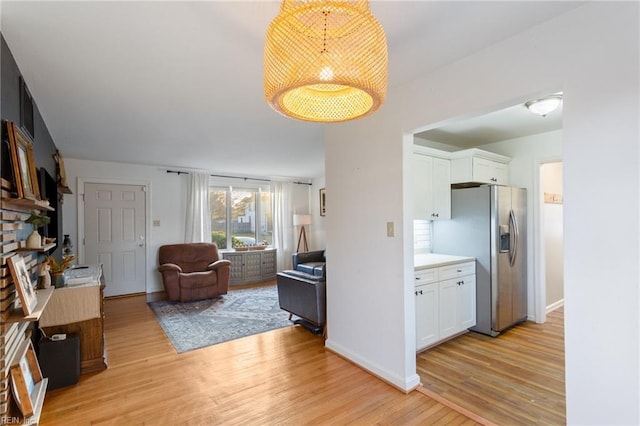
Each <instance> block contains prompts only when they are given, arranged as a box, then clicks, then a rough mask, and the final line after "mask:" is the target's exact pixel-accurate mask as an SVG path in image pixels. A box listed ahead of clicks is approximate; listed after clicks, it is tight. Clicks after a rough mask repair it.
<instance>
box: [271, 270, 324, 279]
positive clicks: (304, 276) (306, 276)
mask: <svg viewBox="0 0 640 426" xmlns="http://www.w3.org/2000/svg"><path fill="white" fill-rule="evenodd" d="M277 275H283V276H290V277H295V278H299V279H302V280H307V281H313V282H320V281H324V277H323V276H319V275H313V274H308V273H306V272H302V271H294V270H290V269H288V270H285V271H282V272H278V274H277Z"/></svg>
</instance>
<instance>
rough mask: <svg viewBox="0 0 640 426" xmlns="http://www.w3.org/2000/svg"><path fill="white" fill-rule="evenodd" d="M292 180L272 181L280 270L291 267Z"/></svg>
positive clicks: (274, 239) (275, 235) (274, 237)
mask: <svg viewBox="0 0 640 426" xmlns="http://www.w3.org/2000/svg"><path fill="white" fill-rule="evenodd" d="M292 185H293V184H292V183H291V182H278V181H276V182H272V188H273V244H274V246H275V247H276V248H277V249H278V271H282V270H286V269H291V255H292V254H293V213H292V211H291V186H292Z"/></svg>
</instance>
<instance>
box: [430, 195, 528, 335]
mask: <svg viewBox="0 0 640 426" xmlns="http://www.w3.org/2000/svg"><path fill="white" fill-rule="evenodd" d="M526 201H527V193H526V189H522V188H511V187H508V186H498V185H490V186H480V187H475V188H461V189H453V190H452V191H451V220H440V221H435V222H434V223H433V236H432V238H433V240H432V247H433V252H434V253H442V254H454V255H462V256H473V257H475V258H476V307H477V309H476V312H477V314H476V315H477V321H476V326H475V327H473V328H471V330H472V331H477V332H480V333H483V334H488V335H490V336H497V335H498V334H499V333H500V332H501V331H503V330H504V329H506V328H508V327H510V326H512V325H514V324H517V323H518V322H521V321H524V320H525V319H526V318H527V232H526V227H527V217H526Z"/></svg>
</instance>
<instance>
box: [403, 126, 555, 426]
mask: <svg viewBox="0 0 640 426" xmlns="http://www.w3.org/2000/svg"><path fill="white" fill-rule="evenodd" d="M422 142H423V141H422V140H421V139H420V138H418V137H416V138H415V142H414V145H413V153H412V159H411V161H412V164H411V170H412V172H411V175H412V187H413V201H414V202H413V219H414V220H413V236H414V247H413V248H414V279H415V284H414V288H413V291H414V295H415V317H416V368H417V373H418V375H419V376H420V379H421V384H422V388H421V391H422V392H423V393H425V394H427V395H428V396H430V397H432V398H435V399H439V400H444V401H447V402H448V403H451V404H453V405H455V406H457V407H459V408H462V409H463V410H464V411H465V412H467V413H469V415H470V417H471V418H472V419H474V420H475V421H477V422H480V423H485V422H490V423H494V424H565V422H566V419H565V393H564V392H565V391H564V386H565V385H564V313H563V309H562V304H563V300H562V294H561V292H560V293H557V292H556V291H555V290H554V291H553V292H551V291H549V292H548V296H547V299H546V301H545V300H543V301H544V302H546V310H545V306H544V305H543V306H542V308H541V309H542V310H543V312H545V314H546V316H543V317H542V319H543V320H542V321H539V320H538V319H539V318H541V317H540V316H538V317H537V318H536V315H537V313H538V312H537V310H536V309H538V308H537V307H536V306H537V305H539V304H540V303H539V301H538V300H537V299H535V298H534V295H535V297H536V298H537V297H540V294H539V292H538V289H537V286H538V285H539V284H538V283H534V281H535V279H534V277H535V274H538V271H539V270H542V272H543V273H544V265H543V266H542V268H541V267H540V265H539V264H538V263H536V262H540V260H539V259H536V260H535V261H534V252H535V254H536V256H538V255H539V252H538V249H536V248H535V247H536V246H537V245H538V244H544V243H545V242H544V241H540V239H539V237H538V235H536V234H534V232H533V231H532V230H535V231H536V232H537V233H542V228H543V227H542V224H541V220H542V219H541V218H542V217H543V215H542V213H540V216H541V217H540V218H539V217H535V216H536V214H537V213H538V211H539V210H541V211H542V210H543V208H546V207H547V205H546V204H545V205H542V204H540V205H539V206H538V203H539V202H538V200H537V199H536V198H538V197H540V198H541V199H542V194H541V193H540V191H542V190H543V186H542V185H541V186H538V185H537V184H536V183H535V179H538V178H540V181H541V182H542V180H543V179H542V175H540V176H538V175H537V172H535V171H534V168H535V167H538V165H537V164H538V163H542V162H543V161H541V160H539V159H540V158H548V157H552V156H550V155H549V153H554V154H555V152H556V151H555V150H557V149H558V148H559V147H560V146H561V130H551V131H549V132H542V133H541V134H534V135H527V136H523V137H521V138H519V139H518V138H515V139H513V140H507V141H505V142H497V143H493V144H491V143H490V144H485V145H482V144H479V145H478V146H480V148H478V147H460V146H457V147H454V146H447V145H445V144H444V143H427V144H425V143H422ZM494 148H497V149H494ZM505 154H511V155H513V156H511V155H505ZM531 165H534V167H531ZM540 170H542V167H541V168H540ZM540 173H542V172H540ZM545 188H546V187H545ZM545 190H546V189H545ZM544 195H545V200H546V195H547V194H546V193H544ZM540 203H542V201H540ZM544 203H546V201H544ZM555 207H556V208H557V207H558V206H557V205H556V206H555ZM536 228H538V229H536ZM543 254H544V252H543ZM541 257H543V258H544V256H541ZM558 260H559V261H560V263H561V262H562V259H561V258H560V259H558ZM548 275H549V274H548V273H547V279H548V281H551V280H550V279H549V276H548ZM536 279H538V278H536ZM542 285H544V282H543V283H542ZM558 285H559V287H560V288H561V287H562V282H561V281H560V283H559V284H558ZM536 293H538V294H536ZM552 294H553V297H552V298H551V299H550V298H549V296H550V295H552Z"/></svg>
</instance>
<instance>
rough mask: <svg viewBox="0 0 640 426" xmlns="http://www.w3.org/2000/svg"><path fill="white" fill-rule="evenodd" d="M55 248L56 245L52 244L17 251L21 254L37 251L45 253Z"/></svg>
mask: <svg viewBox="0 0 640 426" xmlns="http://www.w3.org/2000/svg"><path fill="white" fill-rule="evenodd" d="M55 246H56V243H51V244H45V245H44V247H40V248H28V247H21V248H19V249H16V251H19V252H24V251H36V252H38V253H45V252H48V251H49V250H51V249H52V248H54V247H55Z"/></svg>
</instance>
